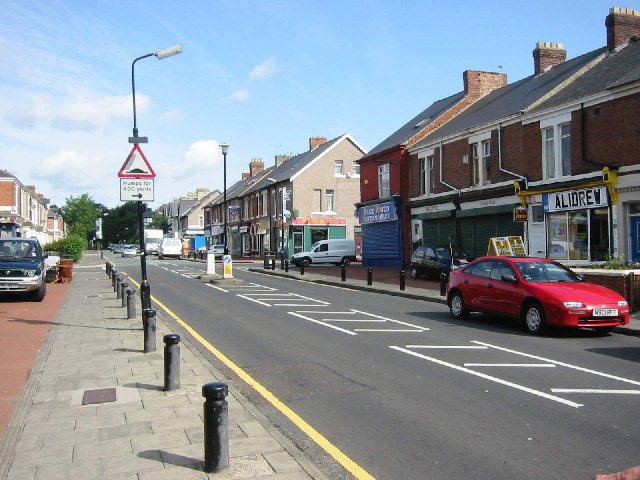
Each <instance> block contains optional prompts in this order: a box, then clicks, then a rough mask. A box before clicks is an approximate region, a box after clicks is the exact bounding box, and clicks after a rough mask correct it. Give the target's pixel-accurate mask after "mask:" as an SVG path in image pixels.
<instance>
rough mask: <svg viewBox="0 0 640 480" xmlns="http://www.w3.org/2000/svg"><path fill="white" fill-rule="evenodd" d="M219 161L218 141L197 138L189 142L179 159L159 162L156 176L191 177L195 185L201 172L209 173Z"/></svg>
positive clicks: (218, 164) (217, 165)
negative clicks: (197, 139)
mask: <svg viewBox="0 0 640 480" xmlns="http://www.w3.org/2000/svg"><path fill="white" fill-rule="evenodd" d="M221 163H222V153H221V150H220V144H219V142H217V141H216V140H199V141H197V142H195V143H193V144H191V146H190V147H189V150H187V151H186V152H185V153H184V156H183V159H182V160H181V161H178V162H171V163H163V164H160V165H159V166H158V168H157V169H156V173H157V174H158V176H163V177H164V178H171V179H173V180H176V181H181V180H184V179H187V178H191V179H193V180H194V185H195V184H199V182H200V180H199V179H201V177H202V175H203V174H206V175H209V174H210V173H211V171H212V170H213V169H215V168H217V167H219V166H220V165H221ZM200 183H201V182H200Z"/></svg>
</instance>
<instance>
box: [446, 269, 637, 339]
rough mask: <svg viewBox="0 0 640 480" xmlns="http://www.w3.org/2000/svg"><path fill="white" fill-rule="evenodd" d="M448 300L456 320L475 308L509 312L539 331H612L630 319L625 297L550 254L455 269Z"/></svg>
mask: <svg viewBox="0 0 640 480" xmlns="http://www.w3.org/2000/svg"><path fill="white" fill-rule="evenodd" d="M447 302H448V304H449V309H450V311H451V316H452V317H453V318H455V319H462V318H466V317H467V316H468V315H469V313H470V312H481V313H487V314H495V315H501V316H507V317H511V318H515V319H517V320H518V321H519V322H521V323H522V324H524V326H525V327H526V329H527V330H528V331H529V332H530V333H532V334H536V335H537V334H542V333H544V332H545V331H546V330H547V328H548V327H549V326H551V325H555V326H562V327H590V328H595V329H597V330H599V331H601V332H610V331H611V330H613V328H614V327H617V326H620V325H626V324H628V323H629V305H628V304H627V301H626V300H625V299H624V297H622V295H620V294H618V293H617V292H614V291H613V290H610V289H608V288H606V287H603V286H601V285H597V284H595V283H590V282H586V281H584V280H583V279H582V277H581V276H580V275H578V274H576V273H574V272H573V271H571V270H570V269H569V268H567V267H565V266H564V265H561V264H560V263H558V262H555V261H553V260H550V259H547V258H536V257H481V258H478V259H477V260H475V261H473V262H471V263H470V264H468V265H466V266H463V267H461V268H460V269H459V270H454V271H452V272H451V274H450V276H449V286H448V291H447Z"/></svg>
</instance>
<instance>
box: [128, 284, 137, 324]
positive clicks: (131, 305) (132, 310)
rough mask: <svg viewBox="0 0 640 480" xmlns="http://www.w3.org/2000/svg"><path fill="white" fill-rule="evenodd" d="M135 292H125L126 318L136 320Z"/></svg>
mask: <svg viewBox="0 0 640 480" xmlns="http://www.w3.org/2000/svg"><path fill="white" fill-rule="evenodd" d="M135 295H136V291H135V290H127V318H129V319H131V318H136V297H135Z"/></svg>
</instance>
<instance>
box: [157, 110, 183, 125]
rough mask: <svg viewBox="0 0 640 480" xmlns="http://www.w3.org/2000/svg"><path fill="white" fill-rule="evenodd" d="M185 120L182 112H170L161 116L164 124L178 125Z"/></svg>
mask: <svg viewBox="0 0 640 480" xmlns="http://www.w3.org/2000/svg"><path fill="white" fill-rule="evenodd" d="M183 118H184V115H183V114H182V112H181V111H180V110H169V111H168V112H164V113H163V114H162V115H160V121H162V122H163V123H176V122H179V121H180V120H182V119H183Z"/></svg>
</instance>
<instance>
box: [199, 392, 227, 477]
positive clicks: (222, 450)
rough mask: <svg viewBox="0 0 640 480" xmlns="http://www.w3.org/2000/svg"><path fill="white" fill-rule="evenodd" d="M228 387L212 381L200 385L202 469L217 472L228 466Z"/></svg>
mask: <svg viewBox="0 0 640 480" xmlns="http://www.w3.org/2000/svg"><path fill="white" fill-rule="evenodd" d="M228 394H229V387H227V385H225V384H224V383H218V382H212V383H207V384H206V385H203V386H202V396H203V397H204V398H205V401H204V471H205V472H207V473H211V472H219V471H220V470H223V469H225V468H228V467H229V428H228V423H229V406H228V404H227V401H226V400H225V398H226V396H227V395H228Z"/></svg>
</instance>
